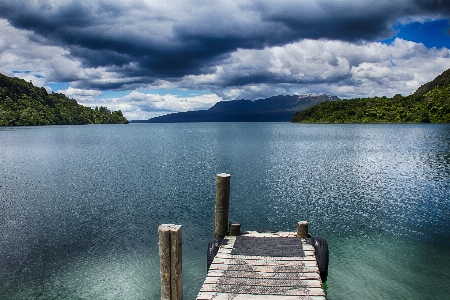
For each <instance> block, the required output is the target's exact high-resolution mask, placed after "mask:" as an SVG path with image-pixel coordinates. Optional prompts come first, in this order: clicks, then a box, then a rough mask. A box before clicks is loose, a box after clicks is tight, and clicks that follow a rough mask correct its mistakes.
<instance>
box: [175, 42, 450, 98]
mask: <svg viewBox="0 0 450 300" xmlns="http://www.w3.org/2000/svg"><path fill="white" fill-rule="evenodd" d="M448 67H450V53H449V50H448V49H446V48H443V49H436V48H432V49H428V48H426V47H425V46H424V45H422V44H420V43H413V42H408V41H404V40H402V39H396V40H395V41H394V42H393V43H392V44H390V45H387V44H383V43H380V42H372V43H363V44H354V43H350V42H344V41H330V40H303V41H300V42H296V43H291V44H287V45H284V46H282V47H281V46H276V47H267V48H265V49H261V50H238V51H236V52H234V53H232V55H231V57H230V58H228V59H225V60H223V61H222V62H221V64H220V65H219V67H218V68H217V71H216V72H215V73H213V74H210V75H208V76H198V78H197V77H196V76H188V77H185V78H184V81H182V82H183V83H184V85H185V86H189V85H195V84H197V85H198V84H201V85H202V86H203V87H207V86H210V87H212V86H214V85H218V86H220V87H228V91H227V92H225V93H223V95H222V96H223V97H224V98H225V99H235V98H245V99H251V100H254V99H257V98H258V97H261V96H262V95H269V94H270V95H277V94H280V93H283V91H284V93H288V92H300V93H309V92H316V93H329V94H332V95H338V96H339V97H346V98H349V97H355V96H356V97H357V96H377V95H387V96H389V95H394V94H396V93H403V94H410V93H411V92H413V91H415V90H416V89H417V88H418V87H419V86H420V85H421V84H423V83H425V82H427V81H429V80H431V79H433V78H434V77H436V76H437V75H438V74H439V73H441V72H443V71H444V70H446V69H447V68H448ZM217 93H218V94H220V92H219V91H217Z"/></svg>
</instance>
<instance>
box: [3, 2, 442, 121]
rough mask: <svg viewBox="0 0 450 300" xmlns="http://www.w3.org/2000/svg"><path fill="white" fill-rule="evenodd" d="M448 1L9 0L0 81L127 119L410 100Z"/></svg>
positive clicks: (437, 56) (437, 63)
mask: <svg viewBox="0 0 450 300" xmlns="http://www.w3.org/2000/svg"><path fill="white" fill-rule="evenodd" d="M449 21H450V0H378V1H369V0H367V1H365V0H307V1H306V0H295V1H291V0H278V1H264V0H240V1H230V0H214V1H203V0H172V1H150V0H97V1H92V0H1V1H0V73H2V74H4V75H7V76H16V77H19V78H23V79H25V80H27V81H31V82H32V83H33V84H34V85H36V86H42V87H45V88H46V89H47V90H48V91H49V92H60V93H64V94H66V95H67V96H69V97H70V98H73V99H76V100H77V101H78V102H79V103H80V104H83V105H86V106H89V107H95V106H106V107H108V108H109V109H111V110H119V109H120V110H121V111H122V113H123V114H124V116H125V117H126V118H127V119H129V120H143V119H149V118H153V117H156V116H160V115H164V114H167V113H173V112H181V111H188V110H200V109H208V108H209V107H211V106H213V105H214V104H215V103H216V102H218V101H228V100H235V99H247V100H256V99H262V98H267V97H271V96H275V95H293V94H299V95H302V94H328V95H334V96H338V97H340V98H347V99H348V98H357V97H373V96H388V97H390V96H393V95H395V94H402V95H405V96H406V95H409V94H411V93H413V92H414V91H415V90H416V89H417V88H418V87H420V86H421V85H422V84H424V83H426V82H428V81H430V80H432V79H434V78H435V77H436V76H438V75H439V74H441V73H442V72H443V71H445V70H447V69H449V68H450V29H449V28H450V23H449Z"/></svg>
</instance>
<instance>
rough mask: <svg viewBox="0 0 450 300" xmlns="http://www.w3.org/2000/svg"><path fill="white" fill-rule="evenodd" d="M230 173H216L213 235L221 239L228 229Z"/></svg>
mask: <svg viewBox="0 0 450 300" xmlns="http://www.w3.org/2000/svg"><path fill="white" fill-rule="evenodd" d="M230 178H231V175H230V174H225V173H221V174H217V175H216V209H215V221H214V237H215V238H216V239H223V238H224V237H225V236H226V235H227V231H228V209H229V203H230Z"/></svg>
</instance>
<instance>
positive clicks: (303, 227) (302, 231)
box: [297, 221, 308, 238]
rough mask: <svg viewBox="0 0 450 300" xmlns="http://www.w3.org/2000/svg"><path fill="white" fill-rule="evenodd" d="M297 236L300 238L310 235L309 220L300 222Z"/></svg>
mask: <svg viewBox="0 0 450 300" xmlns="http://www.w3.org/2000/svg"><path fill="white" fill-rule="evenodd" d="M297 236H298V237H300V238H306V237H307V236H308V222H307V221H300V222H298V224H297Z"/></svg>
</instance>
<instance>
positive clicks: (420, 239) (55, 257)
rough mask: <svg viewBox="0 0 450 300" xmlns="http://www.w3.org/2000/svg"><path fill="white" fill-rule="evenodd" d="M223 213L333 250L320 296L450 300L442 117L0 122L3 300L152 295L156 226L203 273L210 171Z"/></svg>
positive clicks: (190, 289)
mask: <svg viewBox="0 0 450 300" xmlns="http://www.w3.org/2000/svg"><path fill="white" fill-rule="evenodd" d="M222 172H226V173H230V174H231V176H232V178H231V198H230V206H231V208H230V221H236V222H240V223H241V224H242V225H241V226H242V229H243V230H257V229H262V228H271V229H275V230H290V231H294V230H295V227H296V223H297V221H300V220H308V221H309V222H310V232H312V233H313V235H317V236H323V237H325V238H326V239H327V240H328V243H329V247H330V269H329V277H328V282H327V284H326V291H327V295H328V299H331V300H333V299H335V300H337V299H448V297H449V296H448V295H450V276H449V271H448V270H450V196H449V195H450V125H299V124H289V123H193V124H130V125H90V126H48V127H25V128H0V213H1V218H0V299H158V298H159V258H158V245H157V240H158V237H157V228H158V225H160V224H163V223H175V224H181V225H183V279H184V293H185V299H195V296H196V294H197V293H198V291H199V289H200V286H201V284H202V282H203V280H204V277H205V275H206V248H207V243H208V240H210V239H211V238H212V237H213V223H214V201H215V199H214V198H215V175H216V174H217V173H222Z"/></svg>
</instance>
